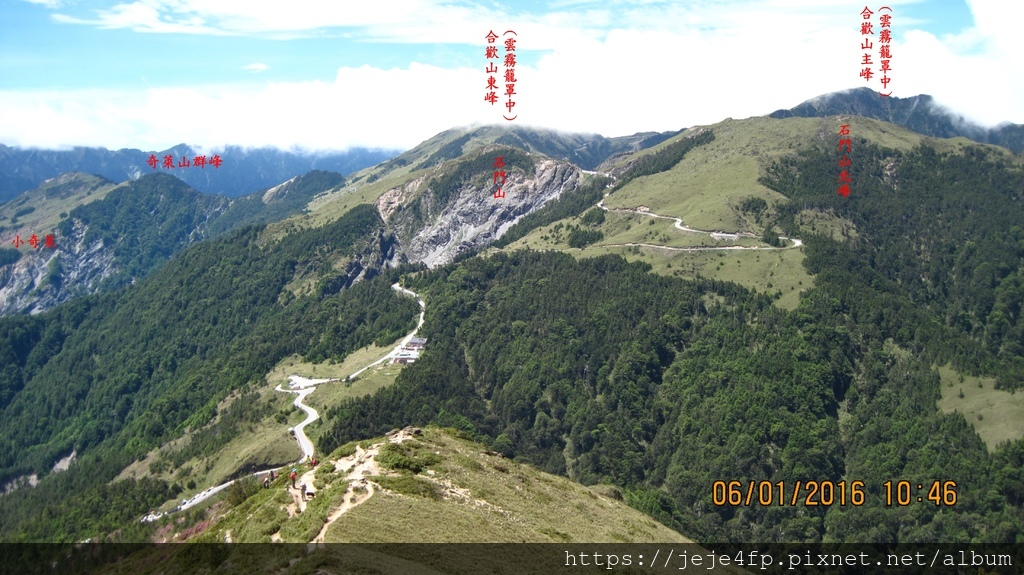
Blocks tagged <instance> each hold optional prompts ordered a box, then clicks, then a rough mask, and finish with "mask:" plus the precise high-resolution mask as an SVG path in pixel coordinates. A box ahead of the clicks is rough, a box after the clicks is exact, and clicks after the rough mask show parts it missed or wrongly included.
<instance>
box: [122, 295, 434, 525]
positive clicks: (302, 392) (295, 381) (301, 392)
mask: <svg viewBox="0 0 1024 575" xmlns="http://www.w3.org/2000/svg"><path fill="white" fill-rule="evenodd" d="M391 287H392V289H394V290H395V291H397V292H399V293H402V294H405V295H410V296H412V297H414V298H416V301H417V302H418V303H419V304H420V318H419V321H418V322H417V324H416V327H415V328H414V329H413V330H412V331H411V332H409V333H408V334H407V335H406V336H405V337H404V338H402V340H401V341H399V342H398V344H397V345H396V346H395V347H394V349H392V350H391V351H390V352H388V354H387V355H385V356H384V357H382V358H380V359H378V360H377V361H374V362H373V363H371V364H369V365H367V366H365V367H363V368H361V369H360V370H359V371H356V372H355V373H353V374H352V375H350V376H348V378H349V379H350V378H353V377H355V376H357V375H359V374H360V373H362V372H364V371H366V370H367V369H369V368H371V367H373V366H375V365H379V364H381V363H383V362H385V361H388V360H389V359H391V358H394V357H396V356H398V354H399V353H400V352H401V350H402V348H403V347H405V346H406V345H408V344H409V342H410V341H412V338H414V337H416V334H417V333H419V330H420V328H421V327H423V318H424V315H425V314H426V311H427V304H426V303H425V302H424V301H423V299H422V298H421V297H420V296H419V294H417V293H416V292H414V291H412V290H407V289H405V288H403V287H402V286H400V285H399V284H397V283H395V284H393V285H392V286H391ZM288 379H289V380H290V383H289V384H288V386H289V387H290V388H291V389H284V388H282V387H281V386H280V385H278V386H277V387H275V388H274V390H275V391H280V392H282V393H294V394H296V398H295V401H294V402H292V405H294V406H295V407H298V408H299V409H301V410H302V411H304V412H306V419H305V420H303V422H302V423H300V424H298V425H296V426H295V427H294V428H292V430H293V431H294V432H295V440H296V441H297V442H298V444H299V450H300V451H302V456H301V457H300V458H299V459H298V461H299V462H301V461H303V460H305V459H306V458H307V457H312V456H313V453H314V449H313V441H312V440H310V439H309V436H307V435H306V432H305V428H306V426H307V425H309V424H311V423H313V422H314V421H316V420H318V419H320V414H319V413H317V411H316V410H315V409H313V408H312V407H310V406H308V405H306V404H305V403H303V402H302V400H303V399H305V398H306V397H307V396H308V395H309V394H311V393H313V391H315V390H316V386H318V385H320V384H322V383H328V382H332V381H340V380H339V379H307V378H305V377H302V376H299V375H291V376H289V377H288ZM276 469H277V468H274V470H276ZM271 471H272V470H271V469H264V470H262V471H257V472H256V473H253V474H252V476H253V477H262V476H264V475H266V474H268V473H270V472H271ZM235 481H237V480H236V479H232V480H231V481H228V482H225V483H222V484H220V485H218V486H216V487H208V488H206V489H204V490H203V491H200V492H199V493H197V494H195V495H193V496H192V497H191V498H189V499H184V500H182V502H181V505H178V506H177V507H175V508H174V509H172V510H171V511H168V512H166V513H150V514H149V515H146V516H145V517H143V518H142V521H143V522H150V521H156V520H157V519H160V518H161V517H163V516H164V515H169V514H171V513H175V512H178V511H185V510H187V509H190V508H192V507H195V506H196V505H199V504H200V503H202V502H203V501H206V500H207V499H209V498H210V497H213V496H214V495H216V494H218V493H220V492H221V491H223V490H225V489H227V488H228V487H230V486H231V484H232V483H234V482H235Z"/></svg>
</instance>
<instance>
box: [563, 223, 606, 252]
mask: <svg viewBox="0 0 1024 575" xmlns="http://www.w3.org/2000/svg"><path fill="white" fill-rule="evenodd" d="M603 239H604V234H603V233H602V232H601V230H587V229H581V228H579V227H578V226H573V227H571V228H569V239H568V243H569V247H570V248H581V249H582V248H585V247H587V246H589V245H590V244H592V243H594V242H599V241H601V240H603Z"/></svg>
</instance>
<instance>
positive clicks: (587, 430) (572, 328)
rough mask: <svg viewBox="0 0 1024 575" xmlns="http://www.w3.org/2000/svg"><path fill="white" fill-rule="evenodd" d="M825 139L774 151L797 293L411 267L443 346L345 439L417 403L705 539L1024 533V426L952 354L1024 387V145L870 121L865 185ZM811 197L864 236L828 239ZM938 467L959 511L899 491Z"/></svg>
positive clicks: (860, 172)
mask: <svg viewBox="0 0 1024 575" xmlns="http://www.w3.org/2000/svg"><path fill="white" fill-rule="evenodd" d="M847 121H848V120H845V119H844V120H843V122H842V123H847ZM852 121H853V122H854V126H856V123H857V122H858V121H859V122H860V123H861V124H862V125H865V126H866V125H867V124H866V123H867V122H870V121H868V120H863V119H861V120H858V119H856V118H855V119H853V120H852ZM834 123H835V124H836V130H838V124H839V121H838V119H836V120H835V122H834ZM865 132H867V130H865V131H862V132H859V133H865ZM857 133H858V132H856V130H855V134H857ZM872 133H874V131H872ZM822 135H823V137H822V138H807V139H806V140H805V141H807V142H813V143H811V144H809V145H805V146H797V147H795V148H794V150H793V151H792V153H790V154H781V155H779V156H777V157H775V158H772V157H769V158H767V160H768V161H766V162H765V163H764V172H763V176H762V179H761V182H762V184H763V185H765V186H767V187H769V188H771V189H773V190H774V192H775V193H779V194H781V195H782V196H784V197H785V200H784V201H779V202H778V203H777V205H776V206H775V209H774V210H773V211H772V212H770V213H766V214H764V215H765V216H766V217H769V218H770V220H769V221H767V222H766V223H765V224H766V225H767V226H770V227H776V228H778V229H780V230H781V231H782V232H783V233H786V234H789V235H794V234H801V235H802V237H803V238H804V241H805V242H806V243H805V245H806V251H807V259H806V266H807V269H808V271H809V272H811V273H813V274H815V287H814V288H813V289H810V290H809V291H808V292H807V293H806V294H805V295H804V296H802V298H801V300H800V302H799V304H798V306H797V308H796V310H795V311H794V312H792V313H788V312H783V311H780V310H778V309H777V308H774V307H769V306H768V303H769V302H770V301H771V300H770V298H765V297H764V296H755V295H753V294H750V293H749V292H745V291H744V290H742V289H736V287H735V286H733V285H732V284H722V283H717V282H714V281H707V280H697V282H696V283H692V282H686V281H683V280H676V279H669V278H659V277H654V276H651V275H650V274H647V273H645V270H646V266H644V264H635V265H632V266H625V267H623V264H622V262H621V260H618V258H617V257H612V258H598V259H581V260H580V261H578V262H576V261H573V260H571V259H568V258H566V257H565V256H561V255H556V254H533V255H528V254H524V253H523V252H516V251H513V252H511V253H509V254H508V255H505V254H497V255H494V256H493V257H490V258H487V259H483V260H466V261H462V262H460V263H458V264H457V265H454V266H449V267H446V268H444V269H440V270H435V271H432V272H430V273H428V274H422V275H420V276H419V277H418V278H417V279H415V280H414V281H411V282H410V285H411V286H412V288H413V289H416V290H417V291H420V292H421V293H423V294H424V297H425V298H426V299H427V301H428V302H429V306H430V307H429V309H430V310H432V313H430V314H428V320H427V324H426V325H425V326H424V335H425V336H427V337H429V338H430V339H431V342H432V350H431V353H428V354H426V355H425V357H424V358H423V359H422V360H421V362H419V363H417V364H416V365H414V366H412V367H411V368H409V369H407V370H406V371H404V372H403V373H402V374H401V375H400V376H399V378H398V380H397V381H396V384H395V385H394V386H393V387H391V388H389V389H386V390H383V391H382V392H380V393H379V394H378V395H377V396H376V397H374V398H368V399H363V400H358V401H352V402H348V403H347V404H346V405H344V406H343V407H341V408H339V409H338V410H336V411H334V412H332V413H331V414H330V415H331V418H332V420H333V422H334V423H333V425H334V430H333V432H332V433H331V434H330V435H329V436H328V437H327V438H325V440H324V443H323V446H322V447H324V448H330V447H331V446H332V445H335V444H336V442H342V441H346V440H348V439H350V438H355V437H362V436H365V435H372V434H375V433H379V432H380V431H381V430H382V429H383V428H386V427H389V426H394V425H397V424H398V423H399V422H401V423H402V424H410V423H411V424H424V423H429V422H431V421H435V422H437V423H440V424H444V425H460V426H462V428H463V429H466V430H468V431H471V432H474V433H476V434H478V436H479V437H481V438H483V439H484V440H485V441H490V442H491V443H492V445H494V446H495V448H496V449H500V450H502V451H503V452H505V453H507V454H509V455H513V456H515V457H518V458H521V459H523V460H524V461H528V462H531V463H534V464H536V465H539V466H541V467H542V468H543V469H546V470H548V471H554V472H560V473H567V474H569V475H570V477H573V478H575V479H577V480H580V481H582V482H584V483H595V482H607V481H610V482H613V483H617V484H619V485H623V486H625V487H627V488H628V489H629V493H630V500H631V501H632V502H633V503H634V505H636V506H638V507H640V508H642V509H645V510H647V511H649V512H651V513H654V514H655V516H657V517H660V518H662V519H663V520H665V521H667V522H669V524H671V525H673V526H674V527H675V528H676V529H678V530H680V531H681V532H683V533H687V534H690V535H694V536H697V537H698V539H700V540H702V541H722V540H730V541H792V540H806V541H888V542H896V541H900V542H915V541H916V542H923V541H971V540H975V541H993V542H994V541H1000V542H1013V541H1021V540H1024V533H1022V532H1021V525H1024V515H1022V510H1021V505H1022V503H1024V483H1022V482H1021V479H1020V478H1021V471H1020V469H1021V466H1022V464H1024V442H1022V441H1021V440H1019V439H1018V440H1016V441H1014V442H1011V443H1008V444H1003V445H1001V446H999V447H998V448H997V449H996V450H995V451H994V452H993V453H989V451H988V449H987V448H986V446H985V445H984V443H983V442H982V441H981V440H980V439H979V438H978V436H977V435H976V434H975V433H974V431H973V430H972V428H971V424H970V423H969V422H967V421H965V419H964V416H963V415H962V414H960V413H952V414H949V415H946V414H942V413H940V412H939V411H938V410H937V409H936V401H937V399H938V396H939V389H938V376H937V374H936V373H935V371H934V366H935V365H936V364H943V363H946V362H950V363H952V364H953V365H954V366H955V367H956V368H957V369H959V370H961V371H963V372H967V373H988V374H993V375H996V377H997V381H998V385H999V386H1000V387H1001V388H1003V389H1007V390H1010V389H1015V388H1018V387H1019V386H1020V385H1021V383H1022V381H1021V372H1020V365H1021V361H1022V357H1021V351H1020V350H1021V348H1020V346H1021V345H1022V343H1024V339H1022V332H1021V331H1020V325H1021V324H1020V322H1021V318H1020V309H1021V304H1022V301H1024V293H1022V292H1021V290H1019V289H1018V288H1019V284H1020V278H1019V276H1020V274H1021V267H1022V265H1021V258H1022V257H1024V242H1022V241H1021V240H1022V239H1024V237H1022V236H1021V231H1020V225H1019V223H1020V222H1021V221H1024V212H1022V210H1024V208H1022V193H1024V176H1022V173H1021V168H1020V161H1019V159H1018V158H1015V157H1013V156H1011V155H1009V154H1007V153H1005V152H1004V151H1000V150H998V149H994V148H986V147H983V146H972V145H948V144H947V143H944V142H931V141H922V142H921V144H920V145H919V146H917V147H913V146H905V145H900V147H899V148H895V147H894V148H883V147H882V146H879V145H877V144H875V143H873V142H872V140H868V139H865V138H864V137H863V136H861V137H859V138H858V137H856V136H855V139H854V143H853V147H854V149H856V150H857V153H856V154H855V155H854V162H855V163H854V164H853V166H852V168H851V170H853V173H854V174H855V175H854V177H855V182H856V184H855V186H854V188H853V189H854V193H853V194H851V195H850V197H849V198H842V197H839V196H838V195H836V193H835V188H836V183H835V178H836V173H837V169H836V166H835V162H836V155H835V153H834V150H833V146H834V143H833V141H832V140H833V139H834V134H832V130H831V129H829V130H827V131H824V132H822ZM716 141H717V139H716ZM687 157H689V156H687ZM613 195H614V194H613ZM807 211H816V212H821V213H830V214H834V215H835V216H837V217H838V218H841V219H842V220H845V221H849V222H851V223H852V224H853V226H855V228H856V230H857V233H856V235H849V234H848V235H847V237H842V238H840V239H839V240H837V239H834V238H833V237H832V236H831V235H814V234H811V233H809V232H810V230H809V229H806V228H802V227H801V225H800V223H799V219H800V215H801V214H802V213H806V212H807ZM1018 425H1019V424H1018ZM737 430H742V431H739V432H738V431H737ZM723 478H724V479H727V480H728V479H736V480H739V481H742V482H743V485H746V482H747V481H749V480H756V481H761V480H763V481H771V482H772V483H773V484H776V483H777V482H779V481H784V482H786V485H790V486H792V485H794V484H795V482H796V481H797V480H801V481H804V482H806V481H808V480H812V479H813V480H814V481H822V480H828V481H833V482H835V483H838V482H840V481H843V480H845V481H847V482H848V483H849V482H852V481H854V480H861V481H864V482H865V485H866V488H865V491H866V503H865V505H864V506H862V507H850V506H847V507H840V506H838V505H834V506H818V507H801V508H799V509H797V508H792V507H790V508H785V507H784V508H767V507H757V506H754V507H743V508H732V507H728V506H725V507H722V506H717V505H714V503H713V500H712V492H711V486H712V483H713V482H714V481H716V480H719V479H723ZM936 478H942V480H943V481H946V480H950V481H955V482H956V484H957V485H958V486H960V487H961V489H960V490H959V498H958V500H957V503H956V505H955V506H952V507H942V506H936V505H934V504H933V503H931V502H928V504H927V505H919V506H916V507H914V506H908V507H899V506H895V505H894V506H886V504H885V502H884V492H883V484H884V482H885V481H887V480H890V479H891V480H894V481H895V480H900V479H905V480H907V481H910V482H911V483H921V484H922V485H925V486H926V487H927V486H930V485H931V484H932V482H933V481H934V480H935V479H936ZM663 490H664V491H663ZM666 491H667V495H666V493H665V492H666ZM923 496H924V494H923V493H922V497H923Z"/></svg>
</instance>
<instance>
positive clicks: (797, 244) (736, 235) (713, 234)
mask: <svg viewBox="0 0 1024 575" xmlns="http://www.w3.org/2000/svg"><path fill="white" fill-rule="evenodd" d="M597 207H599V208H601V209H602V210H604V211H606V212H619V213H626V214H636V215H640V216H650V217H652V218H658V219H663V220H674V221H675V227H676V229H679V230H682V231H684V232H692V233H695V234H706V235H709V236H711V237H713V238H715V239H729V238H732V239H738V238H741V237H744V238H756V237H757V236H755V235H754V234H752V233H750V232H736V233H734V234H733V233H726V232H717V231H715V232H709V231H707V230H698V229H696V228H688V227H686V226H684V225H683V220H681V219H679V218H675V217H672V216H662V215H659V214H656V213H654V212H651V211H641V210H635V209H628V208H609V207H607V206H605V205H604V200H603V199H602V200H601V201H600V202H597ZM779 239H780V240H784V241H789V242H793V245H791V246H788V247H781V248H776V247H770V246H769V247H762V246H723V247H694V248H676V247H671V246H663V245H659V244H643V243H635V242H630V243H624V244H596V245H599V246H613V247H619V246H641V247H648V248H662V249H666V250H673V251H679V252H699V251H708V250H787V249H790V248H798V247H800V246H802V245H804V242H803V241H801V240H798V239H796V238H787V237H785V236H779Z"/></svg>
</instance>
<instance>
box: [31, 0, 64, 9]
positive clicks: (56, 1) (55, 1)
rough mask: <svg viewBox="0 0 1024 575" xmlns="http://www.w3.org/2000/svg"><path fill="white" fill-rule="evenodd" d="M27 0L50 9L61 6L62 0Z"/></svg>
mask: <svg viewBox="0 0 1024 575" xmlns="http://www.w3.org/2000/svg"><path fill="white" fill-rule="evenodd" d="M25 2H28V3H29V4H39V5H41V6H44V7H46V8H50V9H53V8H59V7H60V0H25Z"/></svg>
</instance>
